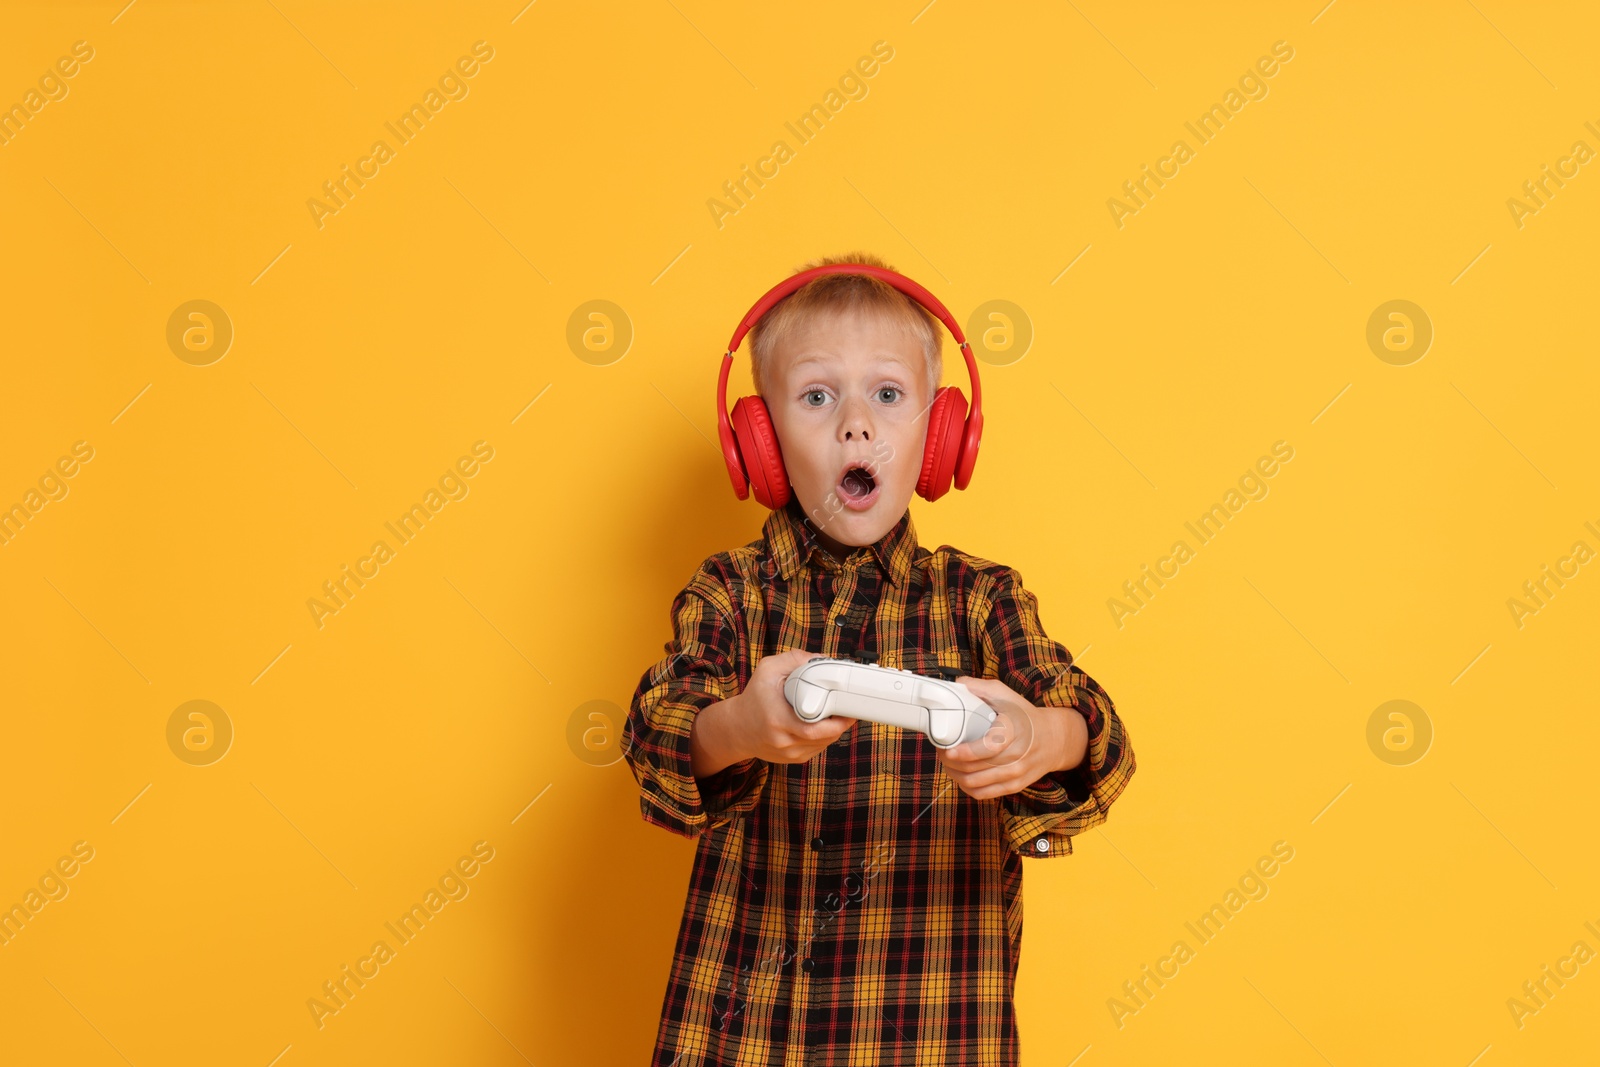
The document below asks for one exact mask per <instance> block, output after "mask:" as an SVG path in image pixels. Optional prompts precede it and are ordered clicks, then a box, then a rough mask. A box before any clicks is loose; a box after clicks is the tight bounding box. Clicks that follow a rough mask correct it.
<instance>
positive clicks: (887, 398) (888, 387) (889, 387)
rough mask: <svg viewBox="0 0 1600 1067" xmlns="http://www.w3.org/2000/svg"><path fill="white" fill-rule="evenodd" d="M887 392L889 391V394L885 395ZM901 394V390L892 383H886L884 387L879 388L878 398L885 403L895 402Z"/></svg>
mask: <svg viewBox="0 0 1600 1067" xmlns="http://www.w3.org/2000/svg"><path fill="white" fill-rule="evenodd" d="M885 393H888V394H889V395H888V396H884V394H885ZM899 395H900V390H898V389H896V388H895V387H894V386H892V385H886V386H884V387H883V388H882V389H879V390H878V399H879V400H882V401H883V402H884V403H885V404H893V403H894V401H895V397H897V396H899Z"/></svg>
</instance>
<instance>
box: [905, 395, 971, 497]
mask: <svg viewBox="0 0 1600 1067" xmlns="http://www.w3.org/2000/svg"><path fill="white" fill-rule="evenodd" d="M966 418H967V398H966V396H965V395H964V394H963V393H962V392H961V390H960V389H958V388H957V387H956V386H953V385H946V386H942V387H941V388H940V389H939V391H938V393H936V394H934V400H933V407H932V408H931V409H930V410H929V412H928V438H927V443H926V444H925V445H923V448H922V473H921V474H919V475H918V476H917V495H918V496H920V497H922V498H923V499H924V500H938V499H939V498H940V497H941V496H944V494H945V493H946V492H947V491H948V490H949V489H950V478H951V476H952V475H954V474H955V470H956V461H957V460H958V459H959V458H960V453H961V448H962V442H961V427H962V424H963V423H964V422H965V421H966Z"/></svg>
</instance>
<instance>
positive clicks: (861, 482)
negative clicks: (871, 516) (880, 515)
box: [839, 463, 878, 511]
mask: <svg viewBox="0 0 1600 1067" xmlns="http://www.w3.org/2000/svg"><path fill="white" fill-rule="evenodd" d="M839 496H840V498H841V499H842V500H843V501H844V506H845V507H847V508H850V509H851V510H852V511H865V510H866V509H867V508H869V507H871V506H872V505H873V503H874V502H876V501H877V499H878V482H877V479H875V478H874V477H873V476H872V472H871V471H870V470H868V469H867V468H866V467H865V466H864V465H862V464H859V463H852V464H850V465H849V466H847V467H846V468H845V469H844V474H843V475H841V476H840V478H839Z"/></svg>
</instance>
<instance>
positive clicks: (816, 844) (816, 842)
mask: <svg viewBox="0 0 1600 1067" xmlns="http://www.w3.org/2000/svg"><path fill="white" fill-rule="evenodd" d="M826 844H827V842H826V841H824V840H823V839H822V838H820V837H813V838H812V839H811V851H813V852H821V851H822V846H823V845H826ZM807 962H810V961H807ZM810 969H811V968H809V967H807V968H806V970H810Z"/></svg>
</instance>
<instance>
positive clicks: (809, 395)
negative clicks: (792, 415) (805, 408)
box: [805, 389, 828, 407]
mask: <svg viewBox="0 0 1600 1067" xmlns="http://www.w3.org/2000/svg"><path fill="white" fill-rule="evenodd" d="M814 396H816V397H821V398H822V399H821V400H818V401H817V402H816V403H815V404H813V403H812V402H811V398H812V397H814ZM827 398H828V394H827V393H824V392H823V391H822V390H821V389H811V390H809V391H807V392H806V394H805V399H806V404H807V405H809V406H810V407H817V406H819V405H820V404H822V403H823V401H825V400H827Z"/></svg>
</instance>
